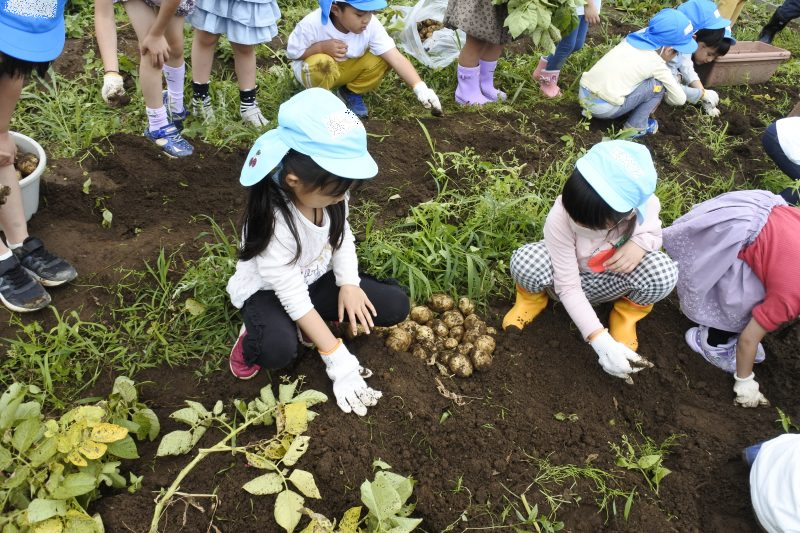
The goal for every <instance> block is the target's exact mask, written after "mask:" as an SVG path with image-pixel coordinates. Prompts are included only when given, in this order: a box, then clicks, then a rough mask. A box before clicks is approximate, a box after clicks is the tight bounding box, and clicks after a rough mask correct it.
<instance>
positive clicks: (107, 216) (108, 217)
mask: <svg viewBox="0 0 800 533" xmlns="http://www.w3.org/2000/svg"><path fill="white" fill-rule="evenodd" d="M112 220H114V213H112V212H111V211H109V210H108V209H106V208H103V221H102V222H101V223H100V225H101V226H103V227H104V228H110V227H111V221H112Z"/></svg>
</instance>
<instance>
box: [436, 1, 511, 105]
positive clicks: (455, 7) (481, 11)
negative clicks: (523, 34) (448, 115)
mask: <svg viewBox="0 0 800 533" xmlns="http://www.w3.org/2000/svg"><path fill="white" fill-rule="evenodd" d="M507 16H508V7H507V6H506V5H505V4H501V5H494V3H493V2H492V1H491V0H449V2H448V3H447V10H446V11H445V14H444V25H445V26H447V27H449V28H458V29H460V30H463V31H464V33H466V34H467V41H466V43H464V47H463V48H462V49H461V53H460V54H459V55H458V85H457V86H456V93H455V100H456V103H458V104H461V105H483V104H487V103H489V102H496V101H497V100H505V99H506V93H504V92H503V91H499V90H497V88H496V87H495V86H494V71H495V69H496V68H497V60H498V59H499V58H500V54H502V53H503V46H505V45H506V44H508V43H510V42H511V34H510V33H509V31H508V28H507V27H505V25H504V23H505V20H506V17H507Z"/></svg>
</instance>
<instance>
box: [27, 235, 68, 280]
mask: <svg viewBox="0 0 800 533" xmlns="http://www.w3.org/2000/svg"><path fill="white" fill-rule="evenodd" d="M14 256H15V257H16V258H17V259H18V260H19V263H20V264H21V265H22V266H23V267H24V268H25V270H27V271H28V272H29V273H30V275H31V276H33V278H34V279H36V280H38V281H39V282H40V283H41V284H42V285H44V286H45V287H56V286H58V285H62V284H64V283H67V282H68V281H72V280H73V279H75V278H77V277H78V273H77V272H76V271H75V268H73V266H72V265H70V264H69V263H67V262H66V261H64V260H63V259H61V258H60V257H58V256H55V255H53V254H51V253H50V252H48V251H47V250H46V249H45V247H44V243H43V242H42V241H41V240H40V239H37V238H36V237H28V238H27V239H25V240H24V241H23V242H22V246H20V247H19V248H17V249H16V250H14Z"/></svg>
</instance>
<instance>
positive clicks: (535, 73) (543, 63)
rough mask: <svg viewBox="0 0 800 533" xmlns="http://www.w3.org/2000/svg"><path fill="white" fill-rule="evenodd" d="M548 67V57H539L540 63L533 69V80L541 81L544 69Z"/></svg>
mask: <svg viewBox="0 0 800 533" xmlns="http://www.w3.org/2000/svg"><path fill="white" fill-rule="evenodd" d="M546 68H547V58H546V57H543V58H541V59H539V64H538V65H536V68H535V69H533V74H531V77H532V78H533V81H535V82H536V83H539V80H540V79H541V77H542V71H543V70H544V69H546Z"/></svg>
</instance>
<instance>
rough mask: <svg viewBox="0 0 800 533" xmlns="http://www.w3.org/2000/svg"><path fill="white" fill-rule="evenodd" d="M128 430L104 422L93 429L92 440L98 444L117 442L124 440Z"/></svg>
mask: <svg viewBox="0 0 800 533" xmlns="http://www.w3.org/2000/svg"><path fill="white" fill-rule="evenodd" d="M127 435H128V430H127V429H126V428H124V427H122V426H118V425H116V424H109V423H107V422H103V423H101V424H97V425H96V426H95V427H93V428H92V440H94V441H96V442H106V443H107V442H116V441H118V440H122V439H124V438H125V437H126V436H127Z"/></svg>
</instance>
